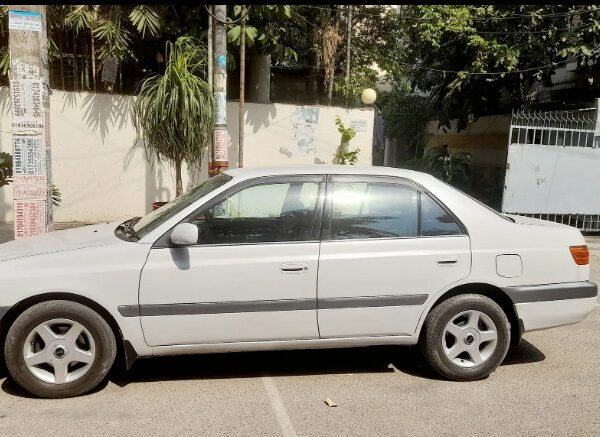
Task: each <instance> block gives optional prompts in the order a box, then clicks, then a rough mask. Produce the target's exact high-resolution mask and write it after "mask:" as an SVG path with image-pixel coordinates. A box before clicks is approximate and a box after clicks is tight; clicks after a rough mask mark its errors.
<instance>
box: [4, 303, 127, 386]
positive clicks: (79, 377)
mask: <svg viewBox="0 0 600 437" xmlns="http://www.w3.org/2000/svg"><path fill="white" fill-rule="evenodd" d="M116 353H117V347H116V341H115V337H114V335H113V332H112V330H111V328H110V326H108V324H107V323H106V321H105V320H104V319H103V318H102V317H101V316H100V315H99V314H98V313H96V312H95V311H93V310H92V309H90V308H89V307H86V306H84V305H81V304H79V303H75V302H70V301H64V300H55V301H48V302H42V303H39V304H37V305H34V306H32V307H31V308H29V309H27V310H26V311H24V312H23V313H22V314H21V315H20V316H19V317H17V319H16V320H15V322H14V323H13V325H12V326H11V328H10V329H9V331H8V335H7V337H6V343H5V345H4V354H5V357H6V358H5V359H6V366H7V368H8V371H9V373H10V375H11V376H12V377H13V379H14V380H15V381H16V382H17V384H19V385H20V386H21V387H22V388H24V389H25V390H27V391H28V392H30V393H32V394H34V395H36V396H40V397H44V398H64V397H71V396H78V395H81V394H84V393H86V392H88V391H90V390H92V389H93V388H94V387H96V386H97V385H98V384H99V383H100V382H101V381H102V380H103V379H104V378H105V377H106V375H107V373H108V371H109V370H110V368H111V367H112V365H113V363H114V361H115V357H116Z"/></svg>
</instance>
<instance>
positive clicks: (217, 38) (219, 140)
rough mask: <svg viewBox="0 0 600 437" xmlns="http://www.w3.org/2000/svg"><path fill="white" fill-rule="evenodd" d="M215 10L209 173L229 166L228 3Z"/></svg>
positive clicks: (211, 173) (215, 172) (219, 171)
mask: <svg viewBox="0 0 600 437" xmlns="http://www.w3.org/2000/svg"><path fill="white" fill-rule="evenodd" d="M213 12H214V16H215V19H214V20H213V29H214V36H213V43H214V49H213V56H214V64H213V71H214V82H213V85H214V93H215V94H214V96H215V133H214V145H213V147H214V155H213V160H212V162H210V163H209V166H208V172H209V175H211V176H214V175H216V174H219V173H221V172H223V171H225V170H227V168H228V167H229V164H228V160H229V157H228V150H227V149H228V145H229V135H228V133H227V29H226V25H225V21H226V18H227V10H226V5H214V6H213Z"/></svg>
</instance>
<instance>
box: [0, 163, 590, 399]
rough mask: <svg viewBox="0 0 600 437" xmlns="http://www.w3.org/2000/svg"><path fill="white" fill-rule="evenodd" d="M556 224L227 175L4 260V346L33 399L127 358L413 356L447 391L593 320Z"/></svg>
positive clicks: (371, 181) (399, 181) (285, 172)
mask: <svg viewBox="0 0 600 437" xmlns="http://www.w3.org/2000/svg"><path fill="white" fill-rule="evenodd" d="M588 259H589V255H588V250H587V247H586V246H585V241H584V239H583V237H582V235H581V233H580V232H579V231H578V230H577V229H575V228H571V227H568V226H564V225H559V224H555V223H550V222H546V221H541V220H533V219H527V218H522V217H518V216H505V215H502V214H499V213H497V212H495V211H493V210H491V209H489V208H488V207H486V206H484V205H483V204H481V203H479V202H478V201H476V200H474V199H472V198H470V197H468V196H467V195H465V194H464V193H462V192H460V191H458V190H456V189H454V188H452V187H451V186H449V185H447V184H445V183H443V182H441V181H439V180H437V179H435V178H434V177H432V176H429V175H427V174H424V173H419V172H414V171H408V170H398V169H391V168H384V167H347V166H310V167H296V168H273V169H242V170H230V171H227V172H225V173H223V174H221V175H219V176H216V177H213V178H211V179H209V180H208V181H206V182H204V183H203V184H202V185H200V186H198V187H196V188H194V189H192V190H191V191H189V192H188V193H186V194H184V195H182V196H180V197H178V198H177V199H175V200H173V201H172V202H170V203H168V204H166V205H165V206H163V207H161V208H160V209H158V210H156V211H153V212H151V213H150V214H148V215H146V216H144V217H142V218H135V219H130V220H127V221H125V222H123V223H110V224H101V225H97V226H88V227H83V228H78V229H71V230H67V231H59V232H53V233H50V234H46V235H42V236H38V237H33V238H28V239H22V240H18V241H13V242H9V243H5V244H2V245H0V278H1V279H0V280H1V284H2V290H1V293H0V320H1V322H0V341H2V344H3V346H4V357H5V361H6V365H7V368H8V370H9V372H10V375H11V376H12V377H13V378H14V380H15V381H16V382H17V383H18V384H20V385H21V386H22V387H23V388H25V389H26V390H28V391H29V392H31V393H33V394H35V395H38V396H42V397H67V396H76V395H80V394H83V393H85V392H87V391H89V390H91V389H92V388H94V387H95V386H96V385H97V384H98V383H100V382H101V381H102V380H103V379H104V378H105V377H106V375H107V373H108V371H109V370H110V368H111V367H112V365H113V363H114V361H115V357H116V355H117V351H118V350H119V349H121V350H122V353H123V355H124V357H125V362H126V365H127V366H128V367H129V366H131V364H132V363H133V361H134V360H135V359H136V358H138V357H150V356H155V355H175V354H191V353H194V354H195V353H214V352H236V351H251V350H267V349H269V350H271V349H300V348H334V347H351V346H367V345H382V344H395V345H412V344H417V343H419V344H420V346H421V347H422V350H423V353H424V355H425V357H426V359H427V361H428V362H429V363H430V365H431V366H432V367H433V368H434V369H435V370H437V371H438V372H439V373H441V374H442V375H443V376H445V377H446V378H449V379H452V380H460V381H466V380H476V379H480V378H484V377H486V376H488V375H489V374H490V373H491V372H492V371H494V369H496V367H497V366H498V365H499V364H500V363H501V362H502V360H503V359H504V357H505V355H506V353H507V350H508V348H509V345H510V344H515V343H517V342H518V341H519V339H520V337H521V335H522V333H523V332H527V331H533V330H539V329H546V328H551V327H554V326H559V325H566V324H570V323H577V322H580V321H581V320H583V318H584V317H585V316H586V315H588V314H589V313H590V312H591V311H592V310H593V309H594V307H595V305H596V297H597V287H596V285H595V284H593V283H591V282H589V265H588V262H589V261H588Z"/></svg>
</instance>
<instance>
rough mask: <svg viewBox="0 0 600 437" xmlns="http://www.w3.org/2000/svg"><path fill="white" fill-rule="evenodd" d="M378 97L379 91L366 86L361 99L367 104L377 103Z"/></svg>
mask: <svg viewBox="0 0 600 437" xmlns="http://www.w3.org/2000/svg"><path fill="white" fill-rule="evenodd" d="M376 99H377V93H376V92H375V90H374V89H373V88H366V89H364V90H363V92H362V93H361V94H360V100H362V102H363V103H364V104H365V105H372V104H373V103H375V100H376Z"/></svg>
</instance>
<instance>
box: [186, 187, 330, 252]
mask: <svg viewBox="0 0 600 437" xmlns="http://www.w3.org/2000/svg"><path fill="white" fill-rule="evenodd" d="M319 185H320V184H319V183H318V182H305V181H294V182H286V183H283V182H282V183H266V184H261V185H255V186H252V187H248V188H245V189H242V190H241V191H238V192H236V193H234V194H232V195H231V196H228V197H227V198H225V199H223V200H222V201H221V202H220V203H218V204H217V205H215V206H213V207H212V208H210V209H208V210H205V211H202V212H199V213H198V214H195V215H194V216H192V218H191V219H190V222H191V223H194V224H196V225H197V226H198V231H199V232H198V233H199V237H198V244H247V243H269V242H284V241H308V240H314V239H315V238H316V236H315V220H316V209H317V200H318V197H319Z"/></svg>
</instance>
